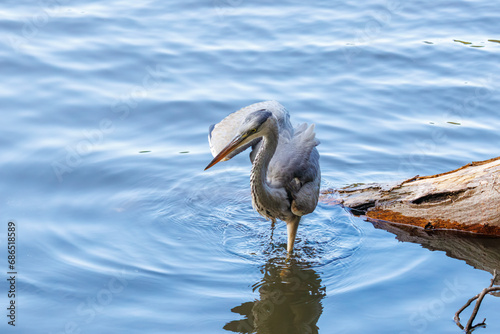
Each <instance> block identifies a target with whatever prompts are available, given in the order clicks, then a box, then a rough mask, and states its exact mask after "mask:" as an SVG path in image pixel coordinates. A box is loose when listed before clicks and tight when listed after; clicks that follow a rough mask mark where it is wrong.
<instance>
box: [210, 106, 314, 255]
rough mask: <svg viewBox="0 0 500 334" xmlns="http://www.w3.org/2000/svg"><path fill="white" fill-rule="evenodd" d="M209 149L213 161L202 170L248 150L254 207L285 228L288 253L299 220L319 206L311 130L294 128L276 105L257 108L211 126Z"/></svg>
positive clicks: (232, 115)
mask: <svg viewBox="0 0 500 334" xmlns="http://www.w3.org/2000/svg"><path fill="white" fill-rule="evenodd" d="M209 143H210V149H211V151H212V154H213V155H214V157H215V158H214V160H213V161H212V163H211V164H209V166H207V168H210V167H211V166H213V165H214V164H215V163H217V162H218V161H221V160H229V159H231V158H232V157H234V156H235V155H237V154H239V153H241V152H242V151H243V150H245V149H247V148H248V147H250V146H251V147H252V152H251V153H250V160H251V161H252V163H253V166H252V171H251V177H250V186H251V193H252V203H253V207H254V208H255V210H257V212H259V213H260V214H261V215H262V216H263V217H265V218H268V219H270V220H272V221H275V220H276V219H280V220H283V221H285V222H286V223H287V230H288V247H287V248H288V251H289V252H291V251H292V249H293V244H294V240H295V235H296V232H297V228H298V225H299V222H300V219H301V217H302V216H303V215H306V214H308V213H311V212H313V211H314V209H315V208H316V205H317V203H318V197H319V188H320V182H321V176H320V168H319V153H318V150H317V149H316V146H317V145H318V144H319V142H318V141H317V140H316V138H315V133H314V125H311V126H307V124H301V125H299V126H297V127H296V128H293V127H292V125H291V123H290V117H289V114H288V112H287V111H286V109H285V108H284V107H283V106H282V105H281V104H279V103H278V102H275V101H267V102H260V103H256V104H252V105H251V106H248V107H246V108H243V109H241V110H239V111H237V112H235V113H232V114H230V115H229V116H227V117H226V118H225V119H224V120H222V121H221V122H220V123H218V124H216V125H214V126H212V127H211V128H210V133H209Z"/></svg>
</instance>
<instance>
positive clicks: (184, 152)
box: [179, 151, 189, 154]
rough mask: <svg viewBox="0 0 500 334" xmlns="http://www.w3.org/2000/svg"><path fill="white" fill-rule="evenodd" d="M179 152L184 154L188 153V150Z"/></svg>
mask: <svg viewBox="0 0 500 334" xmlns="http://www.w3.org/2000/svg"><path fill="white" fill-rule="evenodd" d="M179 153H180V154H186V153H189V151H182V152H179Z"/></svg>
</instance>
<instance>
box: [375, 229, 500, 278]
mask: <svg viewBox="0 0 500 334" xmlns="http://www.w3.org/2000/svg"><path fill="white" fill-rule="evenodd" d="M370 222H371V223H372V224H373V225H374V226H375V228H378V229H382V230H385V231H387V232H390V233H392V234H395V235H396V239H397V240H399V241H402V242H411V243H416V244H420V245H421V246H422V247H423V248H427V249H429V250H431V251H443V252H445V253H446V255H447V256H449V257H451V258H454V259H458V260H463V261H465V262H466V263H467V264H468V265H470V266H472V267H474V268H476V269H480V270H484V271H487V272H489V273H491V274H492V275H493V273H494V271H495V270H496V271H497V272H500V238H499V237H494V236H487V235H480V234H472V233H466V232H460V231H450V230H424V229H422V228H418V227H413V226H409V225H402V224H394V223H387V222H384V221H378V220H370ZM496 283H498V282H496Z"/></svg>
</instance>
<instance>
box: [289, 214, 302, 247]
mask: <svg viewBox="0 0 500 334" xmlns="http://www.w3.org/2000/svg"><path fill="white" fill-rule="evenodd" d="M299 223H300V216H294V217H293V218H292V219H289V220H288V221H287V222H286V231H287V234H288V240H287V251H288V254H291V253H292V252H293V245H294V243H295V236H296V235H297V229H298V228H299Z"/></svg>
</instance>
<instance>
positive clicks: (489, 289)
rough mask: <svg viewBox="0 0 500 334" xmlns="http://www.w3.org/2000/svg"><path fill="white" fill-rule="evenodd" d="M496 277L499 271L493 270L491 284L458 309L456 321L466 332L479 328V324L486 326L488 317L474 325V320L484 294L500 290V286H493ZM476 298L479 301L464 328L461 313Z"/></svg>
mask: <svg viewBox="0 0 500 334" xmlns="http://www.w3.org/2000/svg"><path fill="white" fill-rule="evenodd" d="M496 279H497V271H496V270H495V271H494V272H493V278H492V279H491V283H490V286H489V287H487V288H484V289H483V291H481V292H480V293H478V294H477V295H475V296H474V297H472V298H471V299H469V300H468V301H467V303H465V305H464V306H462V307H461V308H460V310H458V311H457V313H455V322H456V324H457V326H458V327H460V329H463V330H465V332H467V333H469V332H470V331H471V330H472V329H474V328H477V327H479V326H486V318H484V320H483V321H482V322H480V323H478V324H475V325H472V323H473V322H474V319H475V318H476V315H477V312H478V311H479V307H480V306H481V302H482V301H483V298H484V296H486V295H487V294H488V293H491V292H494V291H500V286H493V285H494V284H495V281H496ZM476 299H477V301H476V305H475V306H474V310H473V311H472V314H471V316H470V318H469V321H468V322H467V325H465V328H464V326H462V324H461V323H460V313H462V311H463V310H465V309H466V308H467V307H469V305H470V304H471V303H472V302H473V301H474V300H476Z"/></svg>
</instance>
